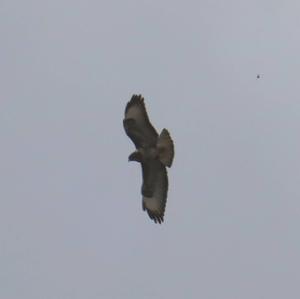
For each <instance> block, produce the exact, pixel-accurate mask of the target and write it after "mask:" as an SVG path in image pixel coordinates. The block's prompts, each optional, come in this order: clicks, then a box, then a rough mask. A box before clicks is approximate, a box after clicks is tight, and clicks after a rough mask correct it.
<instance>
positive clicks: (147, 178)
mask: <svg viewBox="0 0 300 299" xmlns="http://www.w3.org/2000/svg"><path fill="white" fill-rule="evenodd" d="M123 126H124V129H125V132H126V134H127V135H128V137H129V138H130V139H131V140H132V142H133V143H134V145H135V147H136V151H134V152H133V153H132V154H130V155H129V157H128V161H136V162H138V163H140V164H141V167H142V178H143V182H142V188H141V193H142V197H143V199H142V207H143V210H144V211H147V213H148V215H149V217H150V218H151V219H152V220H153V221H154V222H155V223H157V222H158V223H162V222H163V221H164V213H165V207H166V202H167V195H168V175H167V169H166V167H171V165H172V162H173V159H174V144H173V141H172V139H171V136H170V134H169V132H168V130H167V129H163V130H162V131H161V133H160V134H159V135H158V133H157V132H156V130H155V129H154V127H153V126H152V124H151V123H150V120H149V117H148V114H147V111H146V107H145V103H144V98H143V97H142V96H141V95H133V96H132V98H131V100H130V101H129V102H128V103H127V105H126V108H125V117H124V120H123Z"/></svg>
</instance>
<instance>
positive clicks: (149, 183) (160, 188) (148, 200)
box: [142, 159, 168, 223]
mask: <svg viewBox="0 0 300 299" xmlns="http://www.w3.org/2000/svg"><path fill="white" fill-rule="evenodd" d="M142 172H143V185H142V195H143V210H144V211H145V210H146V211H147V213H148V215H149V217H150V218H151V219H153V220H154V222H155V223H157V222H158V223H162V222H163V221H164V214H165V207H166V202H167V195H168V175H167V170H166V167H165V166H164V165H163V164H162V163H161V162H160V161H159V160H158V159H153V160H148V161H146V162H143V163H142Z"/></svg>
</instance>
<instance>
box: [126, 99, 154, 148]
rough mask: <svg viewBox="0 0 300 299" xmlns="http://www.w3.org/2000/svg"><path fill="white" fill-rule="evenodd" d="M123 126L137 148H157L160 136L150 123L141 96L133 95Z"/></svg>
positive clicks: (128, 104) (127, 106) (127, 107)
mask: <svg viewBox="0 0 300 299" xmlns="http://www.w3.org/2000/svg"><path fill="white" fill-rule="evenodd" d="M123 125H124V129H125V132H126V134H127V135H128V137H129V138H130V139H131V140H132V142H133V143H134V144H135V147H136V148H140V147H152V146H156V142H157V137H158V134H157V132H156V130H155V129H154V127H153V126H152V124H151V123H150V121H149V117H148V114H147V111H146V108H145V104H144V98H143V97H142V96H141V95H133V96H132V98H131V100H130V101H129V102H128V103H127V105H126V108H125V118H124V120H123Z"/></svg>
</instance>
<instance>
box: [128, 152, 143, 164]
mask: <svg viewBox="0 0 300 299" xmlns="http://www.w3.org/2000/svg"><path fill="white" fill-rule="evenodd" d="M128 161H136V162H141V161H142V154H141V152H140V151H135V152H133V153H132V154H130V155H129V157H128Z"/></svg>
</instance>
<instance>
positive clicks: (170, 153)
mask: <svg viewBox="0 0 300 299" xmlns="http://www.w3.org/2000/svg"><path fill="white" fill-rule="evenodd" d="M157 150H158V157H159V160H160V162H161V163H163V164H164V165H165V166H168V167H171V165H172V162H173V158H174V144H173V140H172V138H171V136H170V133H169V132H168V130H167V129H163V130H162V131H161V133H160V135H159V137H158V141H157Z"/></svg>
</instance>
